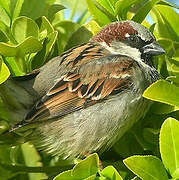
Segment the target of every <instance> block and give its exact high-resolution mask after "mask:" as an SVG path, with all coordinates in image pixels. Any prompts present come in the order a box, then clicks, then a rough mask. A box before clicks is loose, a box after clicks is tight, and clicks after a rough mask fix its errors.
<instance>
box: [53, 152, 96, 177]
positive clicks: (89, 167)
mask: <svg viewBox="0 0 179 180" xmlns="http://www.w3.org/2000/svg"><path fill="white" fill-rule="evenodd" d="M98 168H99V157H98V155H97V154H96V153H95V154H92V155H90V156H88V157H87V158H86V159H84V160H82V161H80V162H79V163H78V164H76V165H75V166H74V168H73V169H72V170H68V171H65V172H63V173H61V174H59V175H58V176H56V177H55V179H54V180H67V179H69V180H81V179H85V180H94V179H95V177H96V173H97V171H98Z"/></svg>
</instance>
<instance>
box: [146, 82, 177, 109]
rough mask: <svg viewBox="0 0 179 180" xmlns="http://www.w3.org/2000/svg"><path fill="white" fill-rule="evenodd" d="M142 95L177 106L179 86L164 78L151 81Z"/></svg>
mask: <svg viewBox="0 0 179 180" xmlns="http://www.w3.org/2000/svg"><path fill="white" fill-rule="evenodd" d="M143 96H144V97H145V98H147V99H151V100H154V101H159V102H162V103H166V104H169V105H173V106H178V107H179V87H177V86H175V85H174V84H171V83H169V82H167V81H165V80H159V81H157V82H155V83H153V84H152V85H151V86H149V87H148V88H147V89H146V90H145V91H144V94H143Z"/></svg>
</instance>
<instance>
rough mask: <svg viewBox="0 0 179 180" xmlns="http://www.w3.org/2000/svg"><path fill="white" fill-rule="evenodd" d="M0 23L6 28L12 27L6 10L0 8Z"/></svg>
mask: <svg viewBox="0 0 179 180" xmlns="http://www.w3.org/2000/svg"><path fill="white" fill-rule="evenodd" d="M0 21H2V22H3V23H4V24H5V25H6V26H8V27H10V24H11V20H10V17H9V15H8V14H7V12H6V10H5V9H4V8H2V7H1V6H0Z"/></svg>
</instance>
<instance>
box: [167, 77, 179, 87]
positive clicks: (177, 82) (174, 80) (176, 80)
mask: <svg viewBox="0 0 179 180" xmlns="http://www.w3.org/2000/svg"><path fill="white" fill-rule="evenodd" d="M166 80H167V81H170V82H172V83H173V84H175V85H176V86H179V76H169V77H167V79H166Z"/></svg>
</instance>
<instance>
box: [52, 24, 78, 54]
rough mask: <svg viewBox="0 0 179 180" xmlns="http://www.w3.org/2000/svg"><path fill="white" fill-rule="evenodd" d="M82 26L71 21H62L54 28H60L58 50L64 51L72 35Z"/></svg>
mask: <svg viewBox="0 0 179 180" xmlns="http://www.w3.org/2000/svg"><path fill="white" fill-rule="evenodd" d="M79 27H80V25H79V24H75V23H73V22H71V21H61V22H59V23H57V24H56V25H55V26H54V28H55V29H56V30H58V52H59V53H62V52H64V48H65V46H66V44H67V41H68V39H69V38H70V37H71V35H72V34H73V33H74V32H75V31H76V30H77V29H78V28H79Z"/></svg>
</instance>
